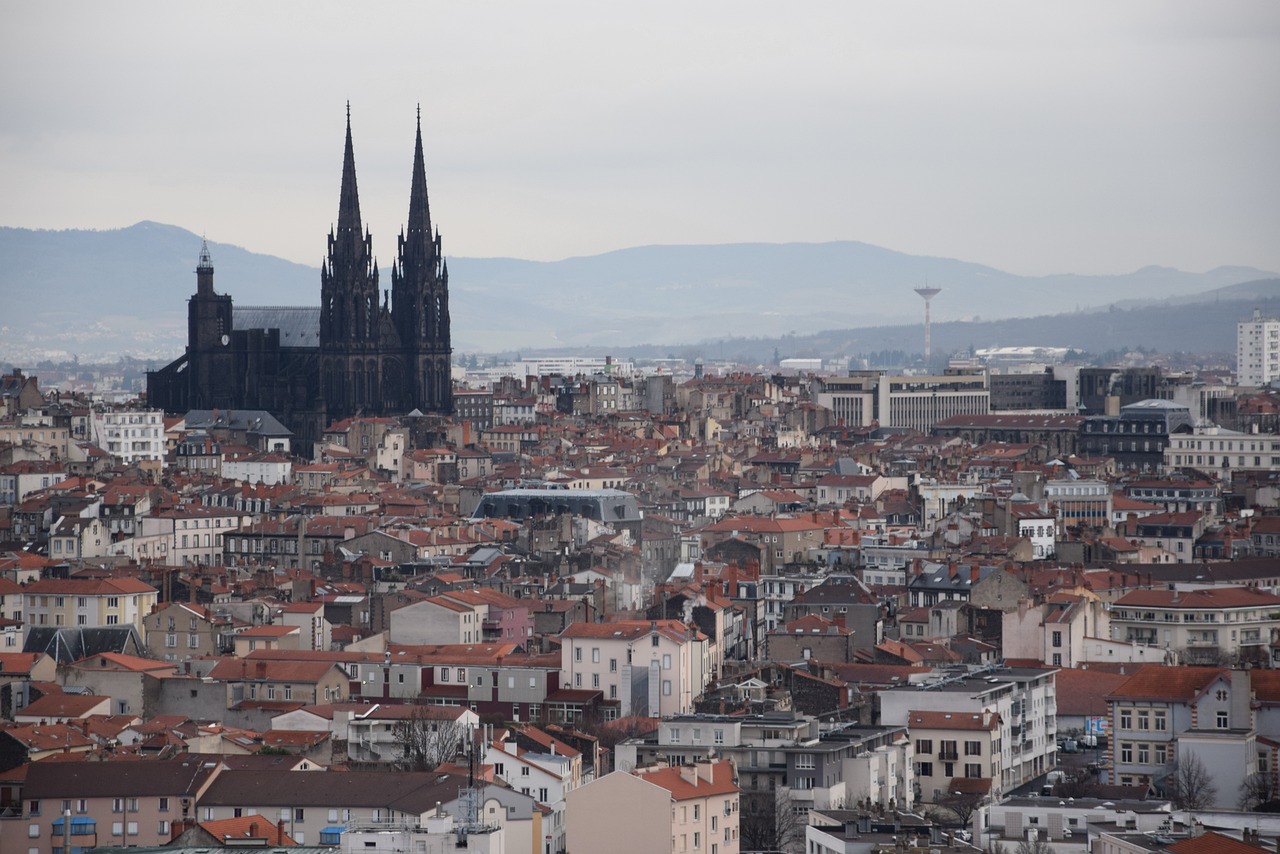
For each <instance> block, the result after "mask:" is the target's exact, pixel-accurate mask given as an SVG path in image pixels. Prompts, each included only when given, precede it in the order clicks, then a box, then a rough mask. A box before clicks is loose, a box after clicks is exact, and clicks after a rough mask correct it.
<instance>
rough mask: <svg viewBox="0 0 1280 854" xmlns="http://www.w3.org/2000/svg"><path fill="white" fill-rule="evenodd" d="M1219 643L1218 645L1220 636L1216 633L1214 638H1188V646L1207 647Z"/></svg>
mask: <svg viewBox="0 0 1280 854" xmlns="http://www.w3.org/2000/svg"><path fill="white" fill-rule="evenodd" d="M1217 645H1218V638H1217V636H1216V635H1215V636H1214V637H1212V638H1198V637H1189V638H1187V646H1197V647H1206V646H1217Z"/></svg>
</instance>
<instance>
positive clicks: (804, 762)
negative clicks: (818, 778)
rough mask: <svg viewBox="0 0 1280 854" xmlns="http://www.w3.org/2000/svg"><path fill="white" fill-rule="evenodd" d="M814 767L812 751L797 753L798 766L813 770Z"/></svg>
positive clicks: (802, 768)
mask: <svg viewBox="0 0 1280 854" xmlns="http://www.w3.org/2000/svg"><path fill="white" fill-rule="evenodd" d="M813 767H814V763H813V754H812V753H798V754H796V768H799V769H801V770H806V771H807V770H811V769H812V768H813Z"/></svg>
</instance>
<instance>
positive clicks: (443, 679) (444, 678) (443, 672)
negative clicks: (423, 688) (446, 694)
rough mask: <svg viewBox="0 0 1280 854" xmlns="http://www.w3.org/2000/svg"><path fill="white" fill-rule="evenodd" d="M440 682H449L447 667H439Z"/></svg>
mask: <svg viewBox="0 0 1280 854" xmlns="http://www.w3.org/2000/svg"><path fill="white" fill-rule="evenodd" d="M440 681H441V682H448V681H449V668H447V667H441V668H440Z"/></svg>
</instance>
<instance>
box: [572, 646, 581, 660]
mask: <svg viewBox="0 0 1280 854" xmlns="http://www.w3.org/2000/svg"><path fill="white" fill-rule="evenodd" d="M573 660H574V661H582V647H580V646H575V647H574V648H573Z"/></svg>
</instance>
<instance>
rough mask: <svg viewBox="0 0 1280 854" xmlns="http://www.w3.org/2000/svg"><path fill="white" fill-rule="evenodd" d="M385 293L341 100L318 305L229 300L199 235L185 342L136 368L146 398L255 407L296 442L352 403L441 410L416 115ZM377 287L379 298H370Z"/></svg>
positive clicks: (178, 407) (168, 403) (446, 350)
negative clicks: (333, 199) (146, 367)
mask: <svg viewBox="0 0 1280 854" xmlns="http://www.w3.org/2000/svg"><path fill="white" fill-rule="evenodd" d="M397 249H398V251H397V257H396V260H395V263H394V264H393V265H392V268H391V290H390V294H389V296H388V294H387V293H385V292H380V291H379V288H378V263H377V261H376V260H375V259H374V257H373V238H372V236H371V235H370V234H369V232H367V231H365V230H364V227H363V225H362V223H361V221H360V198H359V193H358V192H357V189H356V166H355V153H354V149H353V147H352V143H351V111H350V108H348V110H347V138H346V148H345V151H344V152H343V161H342V189H341V192H340V195H339V201H338V224H337V226H336V227H335V228H334V229H333V230H331V231H330V232H329V241H328V256H327V258H326V259H325V261H324V265H323V267H322V268H321V271H320V308H319V310H318V311H317V310H316V309H315V308H312V307H301V306H299V307H240V306H233V305H232V300H231V297H230V296H229V295H226V294H219V293H217V292H215V291H214V289H213V261H212V259H211V257H210V255H209V251H208V247H207V245H206V246H203V247H202V248H201V251H200V260H199V262H198V264H197V267H196V293H195V295H194V296H192V297H191V299H190V301H189V304H188V313H187V314H188V332H187V348H186V351H185V352H184V353H183V355H182V356H180V357H179V358H178V359H176V360H174V361H173V362H172V363H170V364H169V365H167V366H165V367H164V368H161V369H160V370H158V371H154V372H152V373H150V374H148V376H147V395H148V401H149V402H150V404H151V405H152V406H156V407H158V408H162V409H164V410H165V411H167V412H171V413H175V414H184V413H186V412H188V411H190V410H206V409H263V410H267V411H269V412H271V414H273V415H275V416H276V417H277V418H279V419H280V421H281V422H282V423H284V424H285V425H286V426H288V427H289V428H290V429H291V430H293V431H294V433H295V436H296V438H297V439H298V440H299V441H300V442H301V443H303V444H309V443H310V442H312V441H315V440H317V439H319V437H320V433H321V432H322V431H323V429H324V427H325V426H327V425H328V424H329V423H330V422H332V421H336V420H339V419H343V418H348V417H351V416H355V415H405V414H410V413H413V412H414V411H417V412H419V413H424V414H425V413H442V414H448V413H449V412H451V411H452V408H453V393H452V385H451V381H450V354H451V352H452V350H451V347H450V342H449V270H448V266H447V265H446V264H445V261H444V256H443V255H442V253H441V243H440V233H439V232H438V231H436V232H434V233H433V232H432V228H431V208H430V204H429V203H428V200H427V177H426V167H425V164H424V160H423V154H422V118H421V112H419V117H418V127H417V138H416V140H415V144H414V152H413V176H412V179H411V183H410V189H409V224H408V227H407V228H405V229H404V230H403V231H401V233H400V237H399V240H398V241H397ZM380 297H381V299H380Z"/></svg>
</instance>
